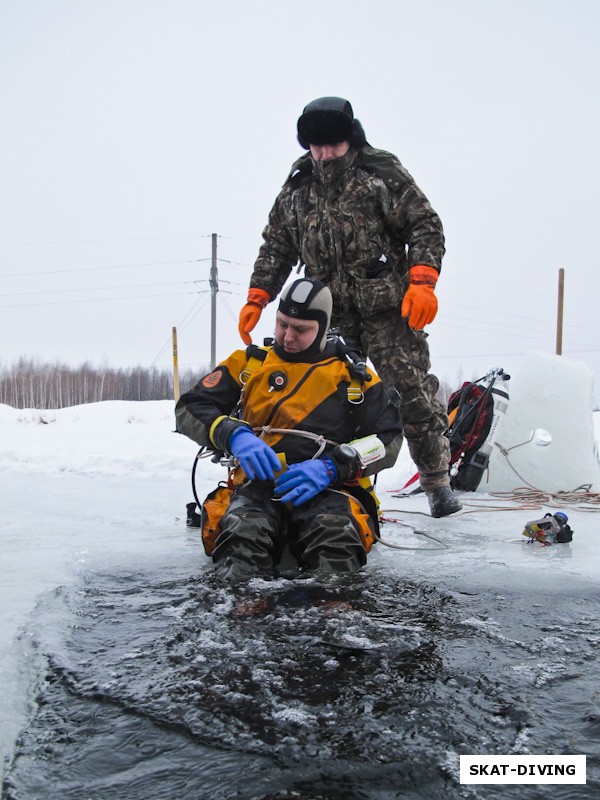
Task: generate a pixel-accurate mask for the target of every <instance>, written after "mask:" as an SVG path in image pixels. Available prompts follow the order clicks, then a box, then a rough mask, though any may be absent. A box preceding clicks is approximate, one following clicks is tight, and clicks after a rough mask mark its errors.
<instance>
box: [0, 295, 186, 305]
mask: <svg viewBox="0 0 600 800" xmlns="http://www.w3.org/2000/svg"><path fill="white" fill-rule="evenodd" d="M185 294H197V292H162V293H161V294H137V295H130V296H129V297H84V298H80V299H79V300H52V301H49V302H48V303H18V304H15V305H12V306H0V308H6V309H10V308H36V307H37V306H61V305H67V304H72V303H78V304H80V303H104V302H107V301H111V302H112V301H114V300H142V299H145V298H149V297H181V295H185Z"/></svg>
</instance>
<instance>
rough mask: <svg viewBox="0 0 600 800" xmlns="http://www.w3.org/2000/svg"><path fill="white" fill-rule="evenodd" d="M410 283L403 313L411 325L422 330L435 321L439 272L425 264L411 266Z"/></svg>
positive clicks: (403, 305) (414, 328) (417, 329)
mask: <svg viewBox="0 0 600 800" xmlns="http://www.w3.org/2000/svg"><path fill="white" fill-rule="evenodd" d="M408 274H409V275H410V284H409V286H408V289H407V290H406V294H405V295H404V300H403V301H402V309H401V314H402V316H403V317H408V324H409V326H410V327H411V328H412V329H413V330H416V331H421V330H423V328H424V327H425V325H429V323H430V322H433V320H434V319H435V315H436V314H437V310H438V301H437V297H436V296H435V295H434V293H433V290H434V289H435V284H436V283H437V279H438V277H439V272H438V271H437V269H434V268H433V267H427V266H425V264H417V265H416V266H414V267H411V268H410V271H409V273H408Z"/></svg>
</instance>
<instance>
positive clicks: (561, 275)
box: [556, 267, 565, 356]
mask: <svg viewBox="0 0 600 800" xmlns="http://www.w3.org/2000/svg"><path fill="white" fill-rule="evenodd" d="M564 304H565V271H564V269H563V268H562V267H561V268H560V269H559V270H558V310H557V317H556V355H557V356H561V355H562V338H563V310H564Z"/></svg>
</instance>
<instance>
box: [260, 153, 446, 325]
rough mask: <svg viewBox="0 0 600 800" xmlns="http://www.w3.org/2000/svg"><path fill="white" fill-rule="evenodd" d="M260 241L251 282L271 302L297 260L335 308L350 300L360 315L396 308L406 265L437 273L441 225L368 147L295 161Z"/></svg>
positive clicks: (394, 166)
mask: <svg viewBox="0 0 600 800" xmlns="http://www.w3.org/2000/svg"><path fill="white" fill-rule="evenodd" d="M263 239H264V242H263V244H262V246H261V248H260V251H259V255H258V258H257V260H256V263H255V265H254V272H253V274H252V278H251V281H250V286H251V287H258V288H260V289H264V290H265V291H266V292H268V293H269V295H270V296H271V299H275V297H276V296H277V295H278V294H279V292H280V291H281V288H282V287H283V285H284V283H285V281H286V280H287V278H288V276H289V274H290V271H291V269H292V268H293V267H294V266H295V265H296V264H300V265H303V266H304V267H305V274H306V275H307V277H310V278H318V279H319V280H322V281H323V282H324V283H326V284H327V285H328V286H329V288H330V289H331V290H332V292H333V296H334V298H335V301H336V304H337V308H338V311H341V309H340V305H347V302H351V304H352V306H353V307H354V310H356V311H358V312H359V313H360V314H361V315H369V314H373V313H377V311H378V310H381V309H382V308H385V307H388V308H391V307H394V306H397V305H398V304H399V303H400V302H401V299H402V296H403V295H404V292H405V290H406V286H407V283H408V277H407V276H408V270H409V269H410V267H412V266H414V265H415V264H427V265H429V266H431V267H434V268H435V269H437V270H438V271H439V270H440V269H441V262H442V256H443V255H444V233H443V229H442V224H441V221H440V218H439V217H438V215H437V214H436V213H435V211H434V210H433V209H432V207H431V205H430V204H429V201H428V200H427V198H426V197H425V195H424V194H423V192H422V191H421V190H420V189H419V187H418V186H417V185H416V183H415V181H414V180H413V178H412V177H411V175H410V174H409V173H408V172H407V170H405V169H404V167H403V166H402V164H401V163H400V162H399V161H398V159H397V158H396V157H395V156H394V155H392V154H391V153H387V152H385V151H383V150H376V149H375V148H373V147H370V146H369V145H366V146H365V147H362V148H360V149H355V148H351V149H350V150H349V152H348V153H347V154H346V155H345V156H342V157H341V158H337V159H334V160H332V161H326V162H315V161H314V160H313V159H312V157H311V156H310V154H307V155H305V156H302V158H300V159H298V161H296V163H295V164H294V165H293V167H292V170H291V172H290V175H289V177H288V178H287V180H286V182H285V184H284V186H283V188H282V189H281V191H280V193H279V195H278V197H277V199H276V200H275V204H274V206H273V208H272V210H271V213H270V215H269V220H268V223H267V226H266V228H265V230H264V232H263ZM340 300H341V301H342V302H341V303H340ZM345 301H347V302H345Z"/></svg>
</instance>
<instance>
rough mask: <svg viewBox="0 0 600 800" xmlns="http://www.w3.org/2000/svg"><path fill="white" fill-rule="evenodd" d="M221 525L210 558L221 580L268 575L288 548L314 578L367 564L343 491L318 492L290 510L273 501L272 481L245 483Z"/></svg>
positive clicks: (364, 551) (244, 579)
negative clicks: (286, 547) (310, 498)
mask: <svg viewBox="0 0 600 800" xmlns="http://www.w3.org/2000/svg"><path fill="white" fill-rule="evenodd" d="M220 527H221V532H220V534H219V536H218V537H217V542H216V547H215V549H214V551H213V554H212V557H213V561H214V564H215V572H216V574H217V575H218V576H219V577H220V578H222V579H224V580H230V581H233V582H238V581H246V580H248V579H249V578H252V577H257V576H258V577H263V578H269V577H272V576H273V574H274V573H275V572H276V568H277V566H278V564H279V560H280V558H281V555H282V552H283V548H284V546H285V545H286V544H287V545H288V546H289V550H290V553H291V555H292V556H293V557H294V558H295V559H296V561H297V562H298V564H299V566H300V567H301V568H302V569H304V570H307V571H309V572H311V573H313V574H315V575H319V574H321V575H322V574H331V573H335V574H348V573H352V572H356V571H357V570H359V569H360V568H361V567H362V566H363V565H364V564H365V563H366V561H367V554H366V550H365V546H364V544H363V542H362V539H361V536H360V533H359V530H360V523H359V522H358V521H357V520H356V518H355V517H354V514H353V510H352V507H351V506H350V505H349V502H348V498H347V496H346V495H345V494H343V493H342V492H320V493H319V494H318V495H316V497H314V498H313V499H312V500H309V501H308V502H307V503H304V505H302V506H299V507H298V508H294V507H293V506H287V505H284V504H283V503H280V502H279V501H274V500H273V483H269V482H265V483H262V482H260V481H255V482H253V483H247V484H244V485H243V486H241V487H240V488H239V489H237V490H236V492H235V494H234V496H233V499H232V501H231V505H230V506H229V509H228V510H227V512H226V514H225V515H224V517H223V519H222V520H221V525H220Z"/></svg>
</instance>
